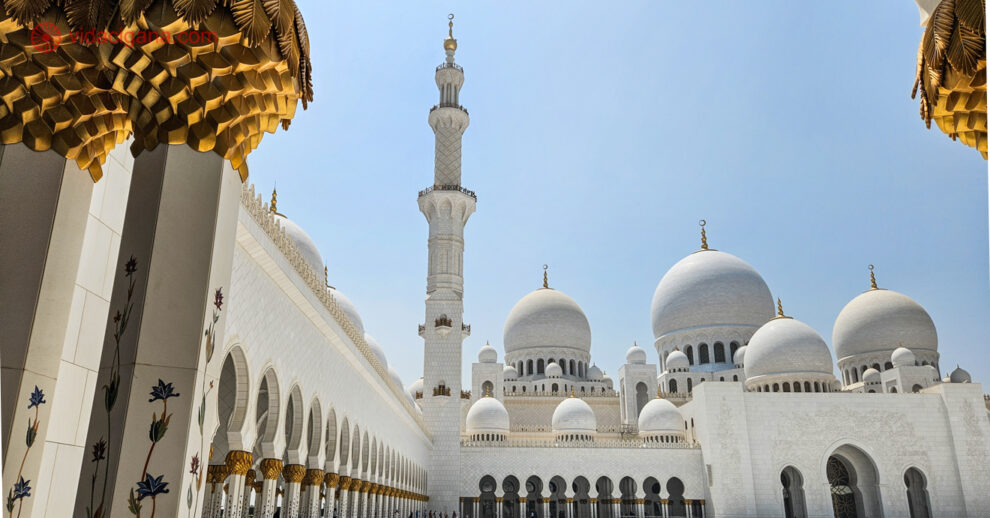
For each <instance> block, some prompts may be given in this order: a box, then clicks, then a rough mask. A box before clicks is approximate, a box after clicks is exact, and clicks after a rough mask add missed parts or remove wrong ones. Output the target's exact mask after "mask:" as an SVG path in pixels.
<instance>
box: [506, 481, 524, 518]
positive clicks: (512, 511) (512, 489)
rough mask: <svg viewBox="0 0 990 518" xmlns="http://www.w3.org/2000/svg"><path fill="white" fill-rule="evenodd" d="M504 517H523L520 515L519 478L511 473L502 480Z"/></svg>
mask: <svg viewBox="0 0 990 518" xmlns="http://www.w3.org/2000/svg"><path fill="white" fill-rule="evenodd" d="M502 492H503V493H504V494H503V495H502V517H501V518H521V517H520V516H519V479H517V478H516V477H514V476H512V475H509V476H507V477H505V480H503V481H502Z"/></svg>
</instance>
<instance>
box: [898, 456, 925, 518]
mask: <svg viewBox="0 0 990 518" xmlns="http://www.w3.org/2000/svg"><path fill="white" fill-rule="evenodd" d="M904 485H905V486H906V487H907V499H908V510H909V511H910V512H911V518H931V510H930V509H931V508H930V506H929V505H928V489H926V486H927V483H926V481H925V476H924V475H922V474H921V472H920V471H918V469H917V468H908V470H907V472H905V473H904Z"/></svg>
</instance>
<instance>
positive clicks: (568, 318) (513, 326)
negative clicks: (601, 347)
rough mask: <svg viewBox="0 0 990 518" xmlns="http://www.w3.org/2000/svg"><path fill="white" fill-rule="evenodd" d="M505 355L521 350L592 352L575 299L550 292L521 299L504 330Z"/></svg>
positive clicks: (587, 330)
mask: <svg viewBox="0 0 990 518" xmlns="http://www.w3.org/2000/svg"><path fill="white" fill-rule="evenodd" d="M503 344H504V346H505V354H506V355H509V354H510V353H513V352H516V351H521V350H524V349H542V348H570V349H574V350H577V351H580V352H582V353H585V354H587V353H589V352H590V351H591V327H590V326H589V325H588V319H587V317H585V316H584V311H582V310H581V306H578V304H577V302H574V299H572V298H570V297H568V296H567V295H565V294H563V293H561V292H560V291H557V290H554V289H551V288H541V289H538V290H536V291H534V292H531V293H530V294H529V295H526V296H525V297H523V298H522V299H521V300H519V302H517V303H516V305H515V306H513V307H512V311H510V312H509V317H508V318H507V319H505V329H504V330H503Z"/></svg>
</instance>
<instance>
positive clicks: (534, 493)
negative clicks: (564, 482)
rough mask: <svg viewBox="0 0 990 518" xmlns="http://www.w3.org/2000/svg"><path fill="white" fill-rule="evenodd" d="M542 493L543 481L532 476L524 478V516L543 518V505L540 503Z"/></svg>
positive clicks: (526, 517)
mask: <svg viewBox="0 0 990 518" xmlns="http://www.w3.org/2000/svg"><path fill="white" fill-rule="evenodd" d="M541 493H543V481H542V480H540V477H537V476H535V475H534V476H532V477H529V478H527V479H526V516H525V517H524V518H545V517H544V516H543V506H542V505H540V503H541V500H542V498H541V497H540V495H541Z"/></svg>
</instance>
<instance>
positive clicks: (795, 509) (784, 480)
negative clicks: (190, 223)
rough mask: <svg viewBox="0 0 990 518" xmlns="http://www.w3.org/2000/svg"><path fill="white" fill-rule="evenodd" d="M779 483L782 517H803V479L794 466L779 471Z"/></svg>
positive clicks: (804, 514)
mask: <svg viewBox="0 0 990 518" xmlns="http://www.w3.org/2000/svg"><path fill="white" fill-rule="evenodd" d="M780 485H781V486H782V489H781V490H782V491H783V493H784V517H785V518H805V516H807V514H806V513H805V505H804V480H803V478H802V477H801V473H800V472H799V471H798V470H797V469H796V468H794V466H787V467H786V468H784V471H781V472H780Z"/></svg>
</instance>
